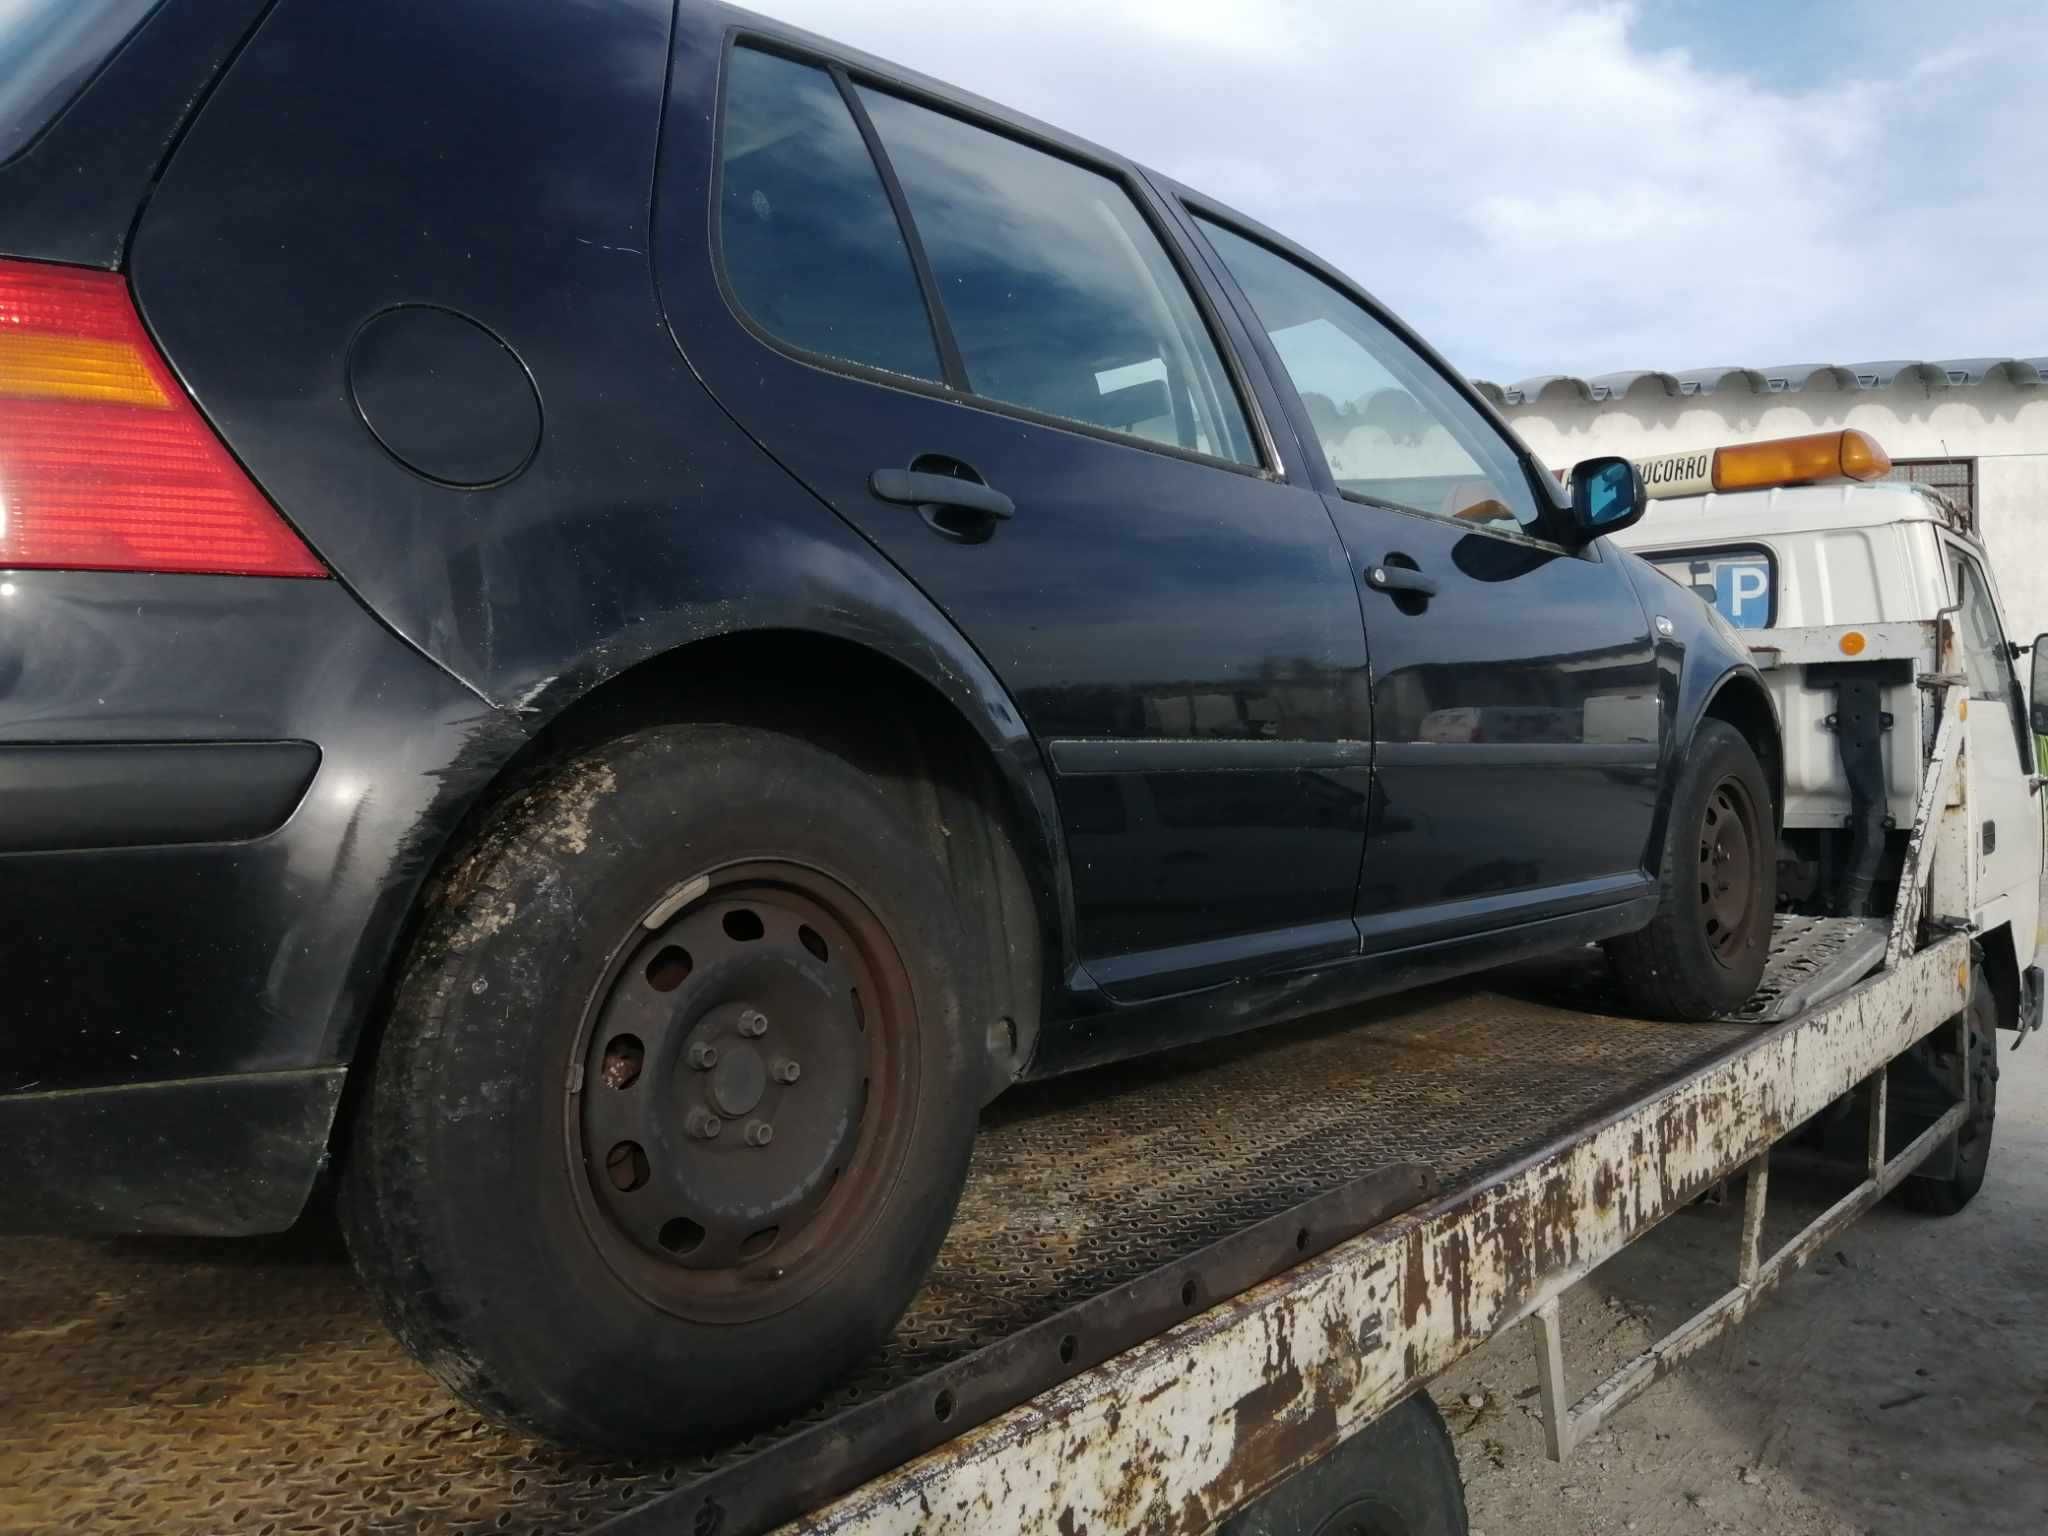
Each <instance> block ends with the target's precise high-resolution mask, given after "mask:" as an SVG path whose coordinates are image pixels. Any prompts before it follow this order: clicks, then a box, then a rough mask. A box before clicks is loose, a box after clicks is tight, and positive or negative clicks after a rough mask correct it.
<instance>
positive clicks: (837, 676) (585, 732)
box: [329, 628, 1072, 1148]
mask: <svg viewBox="0 0 2048 1536" xmlns="http://www.w3.org/2000/svg"><path fill="white" fill-rule="evenodd" d="M932 659H933V661H934V663H935V667H934V670H939V671H941V672H942V673H943V675H944V677H945V679H946V681H949V682H951V683H952V684H953V685H954V690H953V693H952V694H951V695H949V692H948V691H947V689H946V688H945V686H944V685H943V683H942V682H941V681H939V680H935V679H934V678H933V677H931V676H928V675H925V674H923V673H921V672H920V671H919V670H918V669H917V668H915V667H913V666H912V665H911V664H910V663H909V662H908V661H907V660H905V659H904V658H903V657H902V656H900V655H894V654H891V653H889V652H888V651H885V650H883V649H881V648H879V647H878V646H876V645H873V644H869V643H865V642H864V641H863V640H860V639H855V638H852V637H849V636H847V635H842V634H835V633H832V632H829V631H825V630H816V629H796V628H762V629H750V630H735V631H727V632H724V633H721V634H717V635H713V636H709V637H706V638H703V639H699V640H693V641H690V642H688V643H685V644H681V645H677V646H675V647H672V648H670V649H668V650H665V651H661V652H658V653H656V654H654V655H651V656H648V657H646V658H645V659H643V660H641V661H639V662H637V663H635V664H634V665H632V666H630V667H627V668H625V669H624V670H622V671H619V672H617V673H615V674H613V675H611V676H608V677H606V678H604V679H603V680H602V681H600V682H598V683H596V684H594V685H592V686H590V687H588V688H586V689H584V690H583V691H581V692H579V693H577V694H576V695H575V696H574V697H571V698H566V699H564V698H562V697H561V695H559V694H556V695H555V697H554V698H551V699H549V700H548V701H547V702H549V703H552V704H555V705H556V707H555V708H553V710H552V711H551V712H546V713H545V718H544V719H543V720H542V721H541V722H540V723H539V724H538V725H533V724H531V720H532V714H533V713H536V712H539V711H529V729H528V731H527V732H526V733H525V735H524V739H523V741H522V742H521V743H520V744H519V745H518V746H517V747H516V748H515V749H513V750H512V751H511V752H510V753H509V754H508V755H506V756H505V757H504V758H503V760H502V761H501V762H500V763H499V764H498V765H497V766H496V767H495V769H494V770H493V771H492V772H491V773H490V774H489V776H488V777H487V778H486V779H485V781H484V782H483V783H482V784H481V786H480V788H479V789H478V790H477V791H476V792H474V793H473V794H472V795H471V796H470V797H469V799H468V801H467V804H466V807H465V809H464V811H463V813H462V815H461V816H460V817H459V819H457V820H456V821H455V822H454V824H453V825H452V826H451V827H450V829H449V831H448V833H447V834H446V835H445V836H444V837H443V838H442V839H441V840H440V844H439V847H438V849H437V850H436V852H435V854H434V857H433V859H432V863H431V865H430V867H429V868H428V870H427V871H426V873H425V875H424V877H423V878H422V879H420V881H419V883H418V887H417V890H416V893H415V895H414V896H413V899H412V901H411V902H410V904H409V906H408V909H407V912H406V917H405V921H404V924H403V928H402V931H401V932H400V934H399V936H398V938H397V941H396V942H395V943H394V944H393V946H392V948H391V950H390V955H389V959H388V962H387V963H386V965H385V968H384V974H383V976H382V978H381V983H380V985H379V987H378V990H377V994H376V997H375V1000H374V1002H373V1003H372V1005H371V1006H370V1007H368V1008H367V1009H365V1010H364V1013H363V1016H362V1017H361V1019H360V1020H359V1022H358V1025H357V1028H356V1030H355V1032H354V1035H353V1037H352V1038H348V1039H345V1040H344V1041H343V1042H342V1059H343V1060H344V1061H346V1062H347V1063H348V1064H349V1065H350V1067H351V1070H350V1073H349V1086H348V1089H347V1091H346V1093H345V1096H344V1101H343V1103H342V1105H341V1106H340V1111H339V1113H337V1115H336V1117H335V1128H334V1130H333V1131H332V1132H331V1134H330V1141H329V1144H330V1147H331V1148H333V1147H339V1146H341V1145H344V1144H345V1143H343V1142H342V1141H341V1139H340V1138H341V1137H342V1136H343V1134H344V1128H345V1127H346V1125H347V1123H348V1121H349V1120H350V1118H351V1114H352V1110H353V1107H354V1104H355V1102H356V1101H357V1099H358V1098H359V1097H360V1094H361V1092H362V1089H363V1086H364V1084H365V1083H366V1082H367V1079H368V1078H369V1076H370V1068H371V1066H372V1064H373V1063H374V1061H375V1058H376V1053H377V1050H378V1046H379V1042H380V1041H381V1038H382V1035H383V1032H384V1027H385V1023H386V1021H387V1019H388V1016H389V1012H390V1007H391V999H392V997H393V996H394V994H395V992H396V988H397V984H398V981H399V979H400V977H401V976H402V975H403V974H404V970H405V967H406V965H407V963H408V960H409V958H410V955H411V952H412V948H413V943H414V939H415V935H416V934H417V932H418V930H419V927H420V924H421V922H422V921H423V919H424V917H425V915H426V913H427V912H428V911H429V910H430V909H431V906H432V903H433V902H434V901H435V900H437V899H438V896H439V893H440V891H441V889H442V886H443V876H444V875H445V874H446V873H447V872H448V871H449V870H450V869H451V867H452V866H454V865H455V864H456V863H457V862H458V861H459V860H460V859H461V858H462V857H463V856H464V854H465V853H466V852H467V851H468V850H469V849H470V848H471V847H473V846H474V845H475V843H476V841H477V839H478V837H479V836H480V835H481V834H482V833H483V831H484V829H485V828H486V827H487V826H488V825H489V824H490V822H491V820H492V818H493V817H494V815H495V814H496V813H497V811H498V810H499V809H500V807H502V806H504V805H505V804H506V803H507V802H508V801H509V800H510V799H511V798H512V797H513V796H515V795H517V794H518V793H519V791H520V790H522V789H523V788H525V787H526V786H528V785H530V784H532V783H534V782H535V781H537V780H538V779H540V778H541V777H542V776H544V775H545V774H546V773H547V772H548V771H549V769H550V768H551V767H553V766H554V765H556V764H558V763H561V762H563V761H565V760H566V759H568V758H570V757H573V756H574V755H576V754H577V753H578V752H579V751H580V750H582V749H584V748H586V747H588V746H591V745H594V744H595V743H597V742H600V741H604V740H609V739H612V738H613V737H616V736H619V735H623V734H625V733H626V732H628V731H631V730H635V729H638V728H640V727H642V726H647V725H653V724H659V723H665V722H690V721H701V722H707V723H709V722H723V723H743V724H755V725H763V726H769V727H779V728H785V729H789V730H791V731H792V732H793V733H795V734H802V735H805V736H808V737H811V738H812V739H822V740H823V741H824V742H825V743H826V744H828V745H832V746H834V747H837V748H840V749H843V750H846V751H848V752H849V753H851V754H852V755H854V756H855V758H856V760H857V761H860V762H861V764H862V766H864V767H869V768H872V769H873V770H874V771H877V772H885V773H888V772H895V773H897V774H898V775H899V776H900V777H902V778H903V780H904V782H905V785H906V792H910V791H909V785H910V784H911V782H912V780H913V779H914V777H915V776H916V775H917V774H922V775H923V777H924V780H925V781H926V782H927V783H929V785H930V786H931V787H932V789H933V790H934V791H935V796H936V798H935V800H934V803H933V804H932V805H931V807H930V811H931V813H932V814H933V815H934V816H935V817H936V818H937V819H938V824H939V826H940V828H941V829H942V832H943V836H944V847H945V849H946V854H947V857H948V859H949V861H950V862H951V863H952V865H953V874H954V878H955V879H956V881H962V882H976V881H978V882H980V885H979V886H975V885H963V886H962V888H963V889H983V890H985V891H986V892H987V893H988V899H989V901H990V903H991V910H990V911H989V912H987V913H985V914H983V917H984V918H985V919H986V920H987V921H988V923H989V924H990V925H991V927H992V928H993V929H995V931H999V932H1001V933H1002V934H1003V936H1004V939H1005V944H1004V946H1003V949H1004V953H1002V954H999V955H991V956H990V957H989V958H990V972H989V974H988V976H987V977H986V978H985V980H986V982H987V985H988V987H989V988H990V992H991V996H992V997H994V998H996V999H999V1000H1000V1001H1001V1005H1002V1007H1001V1013H1000V1015H999V1019H998V1022H999V1023H1001V1024H1003V1025H1007V1026H1009V1027H1008V1029H1007V1032H1006V1035H1005V1037H1003V1038H1000V1039H999V1038H998V1035H997V1033H996V1032H995V1031H994V1030H993V1029H992V1031H991V1035H990V1039H989V1042H988V1045H989V1050H990V1081H989V1085H988V1089H987V1093H988V1096H990V1097H993V1096H994V1094H995V1093H996V1092H999V1091H1000V1090H1001V1088H1003V1087H1004V1086H1007V1084H1008V1083H1009V1082H1010V1081H1013V1080H1014V1079H1015V1077H1016V1076H1017V1075H1018V1074H1020V1073H1021V1072H1022V1070H1023V1068H1024V1066H1025V1065H1026V1064H1027V1063H1028V1061H1029V1059H1030V1055H1031V1053H1032V1051H1033V1050H1034V1049H1035V1047H1036V1043H1037V1028H1038V1013H1039V1007H1040V1003H1041V1000H1042V999H1043V998H1044V997H1045V996H1047V995H1048V989H1049V988H1050V986H1051V985H1052V984H1053V979H1054V978H1055V977H1056V976H1057V975H1058V974H1059V971H1058V966H1059V964H1060V961H1059V956H1061V955H1062V954H1064V953H1065V950H1066V940H1067V936H1068V935H1069V934H1070V933H1071V922H1070V914H1071V912H1072V897H1071V892H1070V886H1069V884H1068V875H1067V868H1066V861H1065V845H1064V841H1063V839H1062V838H1061V837H1060V834H1059V822H1058V817H1057V811H1056V809H1055V805H1054V801H1053V798H1052V789H1051V781H1050V778H1049V776H1048V775H1047V773H1046V770H1045V768H1044V765H1043V760H1042V759H1041V758H1040V756H1039V754H1038V749H1037V747H1036V744H1035V743H1033V742H1032V740H1031V738H1030V737H1029V736H1028V734H1026V733H1025V732H1024V730H1023V728H1022V724H1021V720H1020V718H1019V717H1018V716H1017V714H1016V712H1015V710H1014V709H1013V708H1008V709H1007V714H1005V713H1003V709H1005V708H1007V701H1003V704H1002V705H1001V706H1000V707H999V708H997V709H990V710H983V711H977V710H975V709H973V708H971V707H963V705H962V702H961V701H960V699H959V697H958V694H959V693H961V692H965V691H967V690H968V689H969V687H970V686H971V682H972V680H971V679H968V678H963V677H961V676H960V675H959V673H958V672H957V670H954V669H951V668H948V667H946V665H945V662H944V660H943V659H942V658H939V657H936V656H934V657H933V658H932ZM551 692H552V690H551ZM906 770H907V771H906ZM970 810H978V811H981V812H983V813H985V814H984V815H983V816H982V817H980V818H978V819H969V818H966V817H963V815H962V813H963V812H966V811H970ZM962 824H965V825H970V826H975V827H986V828H987V829H989V831H990V832H991V833H992V834H993V835H992V836H991V837H989V838H987V839H985V840H984V839H976V838H973V837H960V836H956V835H954V831H955V828H956V827H957V826H959V825H962Z"/></svg>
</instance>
